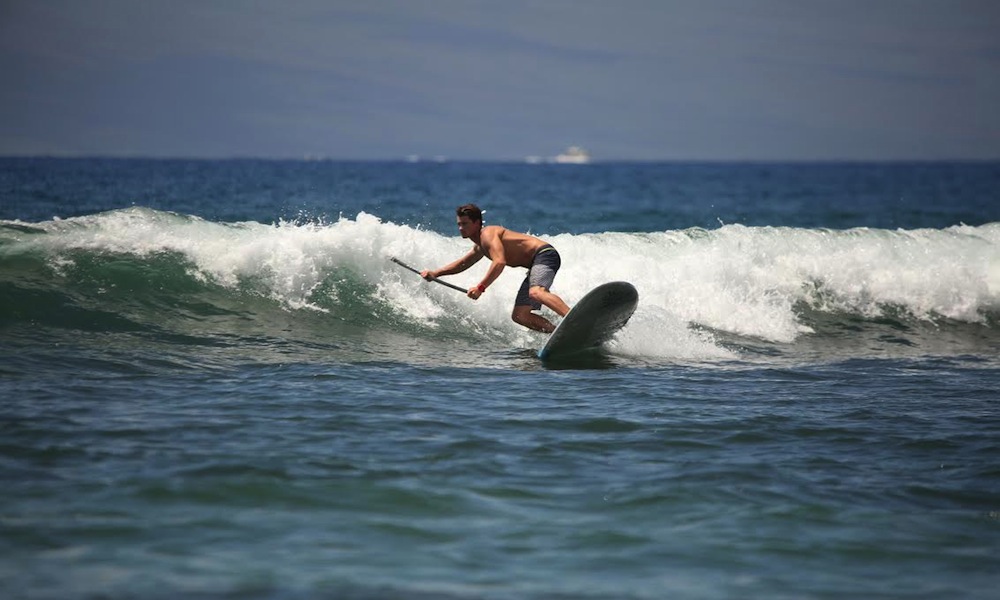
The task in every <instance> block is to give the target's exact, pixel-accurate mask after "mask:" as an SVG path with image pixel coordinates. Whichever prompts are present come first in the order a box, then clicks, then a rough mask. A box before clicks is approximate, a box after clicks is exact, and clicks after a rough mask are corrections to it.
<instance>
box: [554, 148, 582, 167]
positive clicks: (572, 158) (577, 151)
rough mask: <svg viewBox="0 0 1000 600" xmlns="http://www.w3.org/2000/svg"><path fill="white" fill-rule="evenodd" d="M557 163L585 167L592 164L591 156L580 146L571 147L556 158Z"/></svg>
mask: <svg viewBox="0 0 1000 600" xmlns="http://www.w3.org/2000/svg"><path fill="white" fill-rule="evenodd" d="M555 162H557V163H559V164H563V165H585V164H587V163H589V162H590V155H589V154H587V151H586V150H584V149H583V148H581V147H579V146H570V147H569V148H567V149H566V151H565V152H563V153H562V154H560V155H558V156H556V158H555Z"/></svg>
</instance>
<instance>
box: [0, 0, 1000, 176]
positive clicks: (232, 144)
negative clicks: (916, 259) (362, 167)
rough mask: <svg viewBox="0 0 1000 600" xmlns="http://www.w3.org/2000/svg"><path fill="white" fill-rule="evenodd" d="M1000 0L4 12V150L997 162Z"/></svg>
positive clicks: (384, 2)
mask: <svg viewBox="0 0 1000 600" xmlns="http://www.w3.org/2000/svg"><path fill="white" fill-rule="evenodd" d="M998 32H1000V2H997V1H994V0H977V1H973V0H676V1H675V0H614V1H611V0H607V1H605V0H503V1H492V0H489V1H476V0H421V1H407V0H394V1H391V0H364V1H362V0H352V1H344V0H281V1H270V0H44V1H39V0H0V155H7V156H11V155H47V156H95V155H97V156H145V157H191V158H231V157H262V158H303V157H325V158H331V159H361V160H369V159H376V160H378V159H399V158H403V157H406V156H410V155H419V156H422V157H434V156H441V157H447V158H449V159H468V160H523V159H524V157H526V156H551V155H554V154H558V153H559V152H561V151H563V150H564V149H565V148H566V147H568V146H570V145H579V146H582V147H584V148H586V149H587V150H588V151H589V152H590V154H591V155H592V157H593V158H594V160H763V161H766V160H937V159H959V160H993V159H1000V33H998Z"/></svg>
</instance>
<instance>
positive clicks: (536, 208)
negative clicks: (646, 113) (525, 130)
mask: <svg viewBox="0 0 1000 600" xmlns="http://www.w3.org/2000/svg"><path fill="white" fill-rule="evenodd" d="M466 202H475V203H477V204H479V205H480V206H481V207H482V208H484V209H485V210H486V214H485V220H486V222H487V224H501V225H504V226H507V227H510V228H512V229H516V230H519V231H527V232H530V233H532V234H533V235H537V236H539V237H542V238H544V239H545V240H547V241H549V242H550V243H552V244H553V245H555V247H556V248H557V249H558V250H559V252H560V254H561V256H562V261H563V266H562V269H561V270H560V271H559V273H558V276H557V277H556V280H555V284H554V286H553V291H555V292H556V293H558V294H559V295H561V296H562V297H563V298H564V299H565V300H566V301H567V302H568V303H569V304H570V305H572V304H573V303H574V302H575V301H577V300H579V299H580V298H581V297H582V296H583V295H584V294H585V293H586V292H587V291H588V290H589V289H591V288H593V287H594V286H596V285H598V284H600V283H603V282H606V281H614V280H624V281H629V282H631V283H633V284H634V285H635V286H636V288H637V289H638V291H639V306H638V309H637V311H636V313H635V314H634V316H633V317H632V319H631V321H630V322H629V323H628V325H627V326H626V327H625V329H623V330H622V331H621V332H620V333H619V334H618V335H617V336H616V337H615V339H614V340H613V341H612V342H611V343H610V344H609V345H608V346H607V348H606V349H605V351H604V352H603V353H601V354H598V355H590V356H586V357H584V358H581V359H579V360H575V361H568V362H563V363H552V364H548V363H542V362H540V361H539V360H538V359H537V358H536V354H535V353H536V352H537V350H538V349H539V348H540V347H541V345H542V344H543V343H544V340H545V337H544V335H543V334H539V333H535V332H531V331H528V330H526V329H523V328H520V327H519V326H517V325H516V324H514V323H513V322H512V321H511V320H510V311H511V307H512V303H513V298H514V295H515V292H516V290H517V288H518V286H519V285H520V283H521V280H522V279H523V276H524V270H523V269H513V268H511V269H507V270H506V271H505V272H504V273H503V274H502V275H501V277H500V278H499V279H498V280H497V282H496V283H495V284H494V285H493V286H491V287H490V289H489V290H487V292H486V293H485V294H484V295H483V297H482V298H480V299H479V300H478V301H472V300H469V299H468V298H466V297H465V296H464V295H462V294H460V293H457V292H455V291H454V290H451V289H448V288H446V287H444V286H440V285H435V284H433V283H431V282H425V281H423V280H421V279H420V278H419V277H417V276H416V275H414V274H412V273H410V272H408V271H406V270H404V269H401V268H400V267H399V266H398V265H396V264H394V263H392V262H391V261H390V258H392V257H397V258H399V259H401V260H403V261H404V262H406V263H408V264H411V265H414V266H416V267H418V268H434V267H439V266H442V265H444V264H446V263H447V262H450V261H451V260H453V259H455V258H457V257H458V256H460V255H461V254H462V253H464V252H465V251H466V250H467V249H468V248H469V242H468V241H465V240H462V239H461V238H460V237H459V236H458V233H457V230H456V227H455V216H454V209H455V207H456V206H457V205H459V204H463V203H466ZM485 269H486V261H483V262H481V263H480V264H477V265H475V266H474V267H473V268H472V269H470V271H467V272H466V273H462V274H458V275H453V276H450V277H448V278H446V279H447V280H448V281H450V282H452V283H455V284H457V285H460V286H463V287H471V286H473V285H475V284H476V283H478V281H479V279H480V278H481V276H482V274H483V272H484V271H485ZM550 316H551V315H550ZM998 390H1000V163H996V162H985V163H945V162H941V163H934V162H931V163H819V164H808V163H801V164H800V163H790V164H778V163H760V164H757V163H732V164H729V163H595V164H590V165H548V164H542V165H528V164H514V163H476V162H444V163H434V162H418V163H412V164H411V163H406V162H335V161H275V160H225V161H210V160H201V161H199V160H142V159H98V158H94V159H57V158H3V159H0V398H2V399H0V407H2V410H0V484H2V486H3V493H2V494H0V532H2V535H0V595H2V596H3V597H4V598H12V599H16V598H60V599H66V598H111V599H117V598H122V599H124V598H153V599H160V598H164V599H165V598H177V597H189V598H200V599H217V598H251V599H257V598H260V599H265V598H266V599H311V598H347V599H365V600H368V599H390V598H428V599H429V598H435V599H442V598H443V599H448V600H472V599H508V598H510V599H521V598H526V599H570V598H573V599H576V598H580V599H603V598H608V599H623V600H627V599H654V598H656V599H658V598H681V599H685V598H692V599H717V598H718V599H722V598H766V599H782V598H788V599H793V598H794V599H800V598H829V599H840V598H867V599H872V598H886V599H889V598H892V599H898V598H906V599H911V598H912V599H916V598H920V599H939V598H948V599H955V598H984V599H985V598H994V597H995V594H996V589H997V588H998V586H1000V392H998Z"/></svg>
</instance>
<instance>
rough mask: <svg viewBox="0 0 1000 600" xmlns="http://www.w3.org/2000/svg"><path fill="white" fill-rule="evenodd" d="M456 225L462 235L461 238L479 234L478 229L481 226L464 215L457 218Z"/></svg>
mask: <svg viewBox="0 0 1000 600" xmlns="http://www.w3.org/2000/svg"><path fill="white" fill-rule="evenodd" d="M457 223H458V232H459V233H460V234H462V237H463V238H468V237H469V236H472V235H476V234H477V233H479V228H480V226H481V225H482V224H481V223H480V222H479V221H473V220H472V219H470V218H469V217H467V216H465V215H462V216H461V217H458V219H457Z"/></svg>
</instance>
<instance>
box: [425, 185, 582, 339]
mask: <svg viewBox="0 0 1000 600" xmlns="http://www.w3.org/2000/svg"><path fill="white" fill-rule="evenodd" d="M455 214H456V215H457V217H458V219H457V222H458V232H459V233H460V234H462V237H463V238H465V239H469V240H472V241H473V243H475V244H476V245H475V246H474V247H473V248H472V250H469V252H468V253H467V254H466V255H465V256H463V257H462V258H460V259H458V260H456V261H455V262H453V263H451V264H448V265H446V266H444V267H441V268H440V269H437V270H427V271H421V272H420V275H421V277H423V278H424V279H428V280H430V279H437V278H438V277H441V276H442V275H453V274H455V273H461V272H462V271H464V270H466V269H468V268H469V267H471V266H472V265H474V264H476V263H477V262H479V259H481V258H482V257H484V256H485V257H486V258H489V259H490V261H492V263H493V264H492V265H490V269H489V270H488V271H487V272H486V276H485V277H483V280H482V281H481V282H479V285H477V286H476V287H472V288H469V291H468V292H467V293H466V295H467V296H468V297H469V298H472V299H473V300H477V299H478V298H479V297H480V296H482V295H483V292H485V291H486V288H488V287H489V286H490V284H491V283H493V282H494V281H496V278H497V277H499V276H500V273H501V272H502V271H503V269H504V267H508V266H509V267H524V268H526V269H528V275H527V277H525V278H524V283H522V284H521V289H520V290H519V291H518V293H517V298H516V299H515V300H514V312H512V313H511V315H510V317H511V319H513V320H514V322H515V323H518V324H520V325H524V326H525V327H528V328H529V329H534V330H536V331H542V332H545V333H551V332H552V330H554V329H555V328H556V326H555V325H553V324H552V323H551V322H550V321H549V320H548V319H546V318H545V317H542V316H541V315H537V314H535V313H533V312H531V311H532V310H538V309H540V308H541V307H542V305H543V304H544V305H545V306H547V307H549V308H550V309H552V310H553V311H554V312H555V313H556V314H557V315H559V316H560V317H565V316H566V313H568V312H569V306H567V305H566V303H565V302H563V300H562V298H560V297H559V296H556V295H555V294H553V293H552V292H550V291H549V287H550V286H551V285H552V281H553V280H554V279H555V277H556V271H558V270H559V265H560V260H559V253H558V252H556V249H555V248H553V247H552V246H551V245H550V244H548V243H547V242H545V241H544V240H540V239H538V238H536V237H532V236H530V235H527V234H524V233H518V232H516V231H512V230H510V229H504V228H503V227H500V226H498V225H487V226H486V227H483V212H482V211H481V210H479V207H478V206H476V205H475V204H465V205H463V206H459V207H458V208H457V209H456V210H455Z"/></svg>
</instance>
